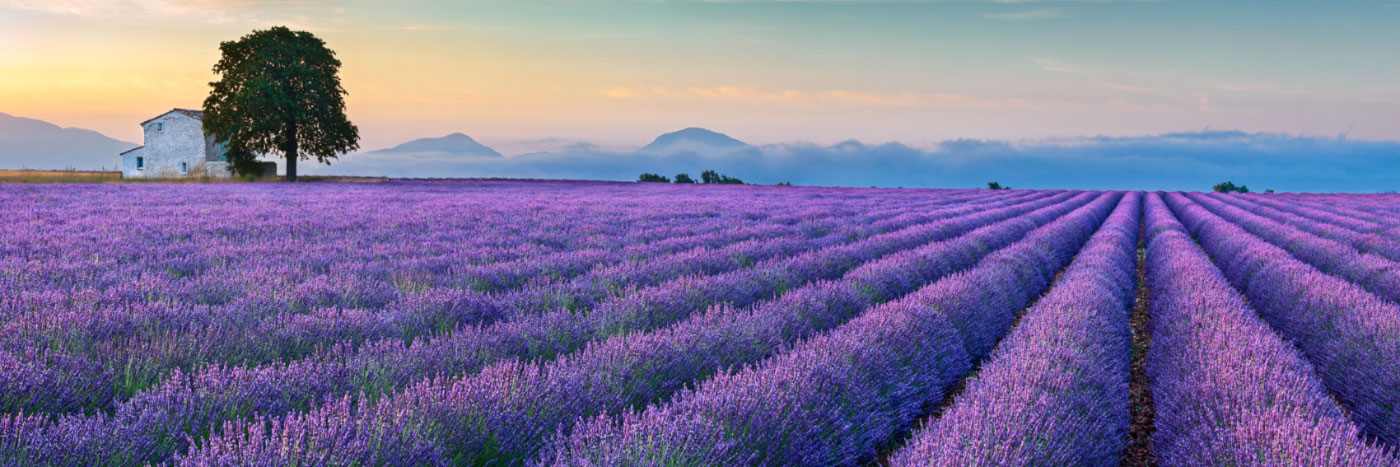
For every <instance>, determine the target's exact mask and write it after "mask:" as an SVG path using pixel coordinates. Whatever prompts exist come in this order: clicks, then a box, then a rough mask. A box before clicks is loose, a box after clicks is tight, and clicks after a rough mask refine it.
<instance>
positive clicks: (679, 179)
mask: <svg viewBox="0 0 1400 467" xmlns="http://www.w3.org/2000/svg"><path fill="white" fill-rule="evenodd" d="M676 183H695V179H693V178H690V174H687V173H679V174H676Z"/></svg>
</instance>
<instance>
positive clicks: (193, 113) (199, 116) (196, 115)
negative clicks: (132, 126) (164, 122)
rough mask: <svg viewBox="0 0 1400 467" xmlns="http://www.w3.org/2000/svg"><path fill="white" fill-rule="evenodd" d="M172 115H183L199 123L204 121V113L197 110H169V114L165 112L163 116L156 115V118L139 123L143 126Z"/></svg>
mask: <svg viewBox="0 0 1400 467" xmlns="http://www.w3.org/2000/svg"><path fill="white" fill-rule="evenodd" d="M172 113H178V114H180V115H184V116H186V117H190V118H193V119H195V120H201V121H202V120H204V112H203V111H199V110H190V109H170V111H169V112H166V113H163V114H160V115H156V116H154V117H151V118H149V119H147V120H146V121H144V122H141V124H142V125H145V124H147V123H150V122H151V120H155V119H157V118H161V117H164V116H166V115H169V114H172Z"/></svg>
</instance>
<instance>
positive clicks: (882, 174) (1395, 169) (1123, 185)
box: [309, 131, 1400, 192]
mask: <svg viewBox="0 0 1400 467" xmlns="http://www.w3.org/2000/svg"><path fill="white" fill-rule="evenodd" d="M708 169H714V170H718V171H720V172H722V173H726V174H729V175H732V176H735V177H739V178H741V179H744V180H747V181H750V182H755V183H765V184H771V183H778V182H783V181H789V182H792V183H795V184H799V185H830V186H871V185H877V186H890V187H893V186H904V187H955V188H970V187H978V186H984V184H985V183H986V182H988V181H993V180H996V181H999V182H1001V183H1003V184H1009V185H1011V186H1013V187H1017V188H1041V189H1125V190H1126V189H1131V190H1158V189H1162V190H1205V189H1209V187H1210V186H1211V185H1213V184H1215V183H1218V182H1220V181H1224V180H1232V181H1234V182H1236V183H1245V184H1248V185H1249V186H1250V187H1252V188H1254V189H1255V190H1259V191H1262V190H1263V189H1265V188H1273V189H1276V190H1279V191H1363V192H1376V191H1392V190H1397V189H1400V182H1397V180H1400V142H1397V141H1358V140H1352V139H1342V138H1315V137H1306V136H1293V135H1287V134H1274V133H1243V132H1239V131H1197V132H1182V133H1167V134H1160V135H1151V136H1140V137H1082V138H1057V139H1045V140H1036V141H1020V142H1011V141H998V140H977V139H959V140H950V141H942V142H939V143H937V144H934V145H931V146H928V147H926V148H913V147H909V146H906V145H903V144H900V143H887V144H866V143H861V142H858V141H848V142H844V143H840V144H836V145H831V146H821V145H814V144H807V143H794V144H780V145H769V146H762V147H756V148H749V149H744V150H739V151H735V152H731V153H728V154H723V155H712V156H702V155H699V154H693V153H680V154H672V155H649V154H640V153H636V152H628V151H607V150H603V149H600V148H597V147H591V146H585V145H579V146H573V147H568V146H566V147H563V148H561V149H560V150H559V151H558V152H549V153H538V154H528V155H522V156H518V157H510V158H498V159H487V160H483V159H481V158H460V157H451V156H448V155H433V154H419V155H415V157H412V158H394V157H387V156H379V157H376V156H373V155H365V154H351V155H347V156H344V157H342V158H341V160H340V161H338V162H336V164H335V165H334V166H329V167H327V166H316V167H313V168H311V169H309V170H310V171H311V172H312V173H328V174H351V175H390V176H401V177H513V178H567V179H600V180H635V179H636V177H637V174H640V173H642V172H653V173H662V174H668V175H669V174H675V173H681V172H685V173H690V174H691V175H692V176H693V175H695V174H697V173H699V172H700V171H702V170H708Z"/></svg>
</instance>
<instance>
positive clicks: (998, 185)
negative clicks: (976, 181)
mask: <svg viewBox="0 0 1400 467" xmlns="http://www.w3.org/2000/svg"><path fill="white" fill-rule="evenodd" d="M987 189H988V190H1010V189H1011V187H1009V186H1001V183H997V182H987Z"/></svg>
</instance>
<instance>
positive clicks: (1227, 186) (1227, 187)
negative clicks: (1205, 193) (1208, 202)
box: [1210, 181, 1249, 193]
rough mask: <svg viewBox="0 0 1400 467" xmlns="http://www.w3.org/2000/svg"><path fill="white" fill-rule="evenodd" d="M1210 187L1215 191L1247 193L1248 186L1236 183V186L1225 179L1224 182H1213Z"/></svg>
mask: <svg viewBox="0 0 1400 467" xmlns="http://www.w3.org/2000/svg"><path fill="white" fill-rule="evenodd" d="M1210 189H1211V190H1212V191H1214V192H1216V193H1249V187H1248V186H1246V185H1238V186H1236V185H1235V182H1231V181H1226V182H1223V183H1217V184H1215V186H1213V187H1211V188H1210Z"/></svg>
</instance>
